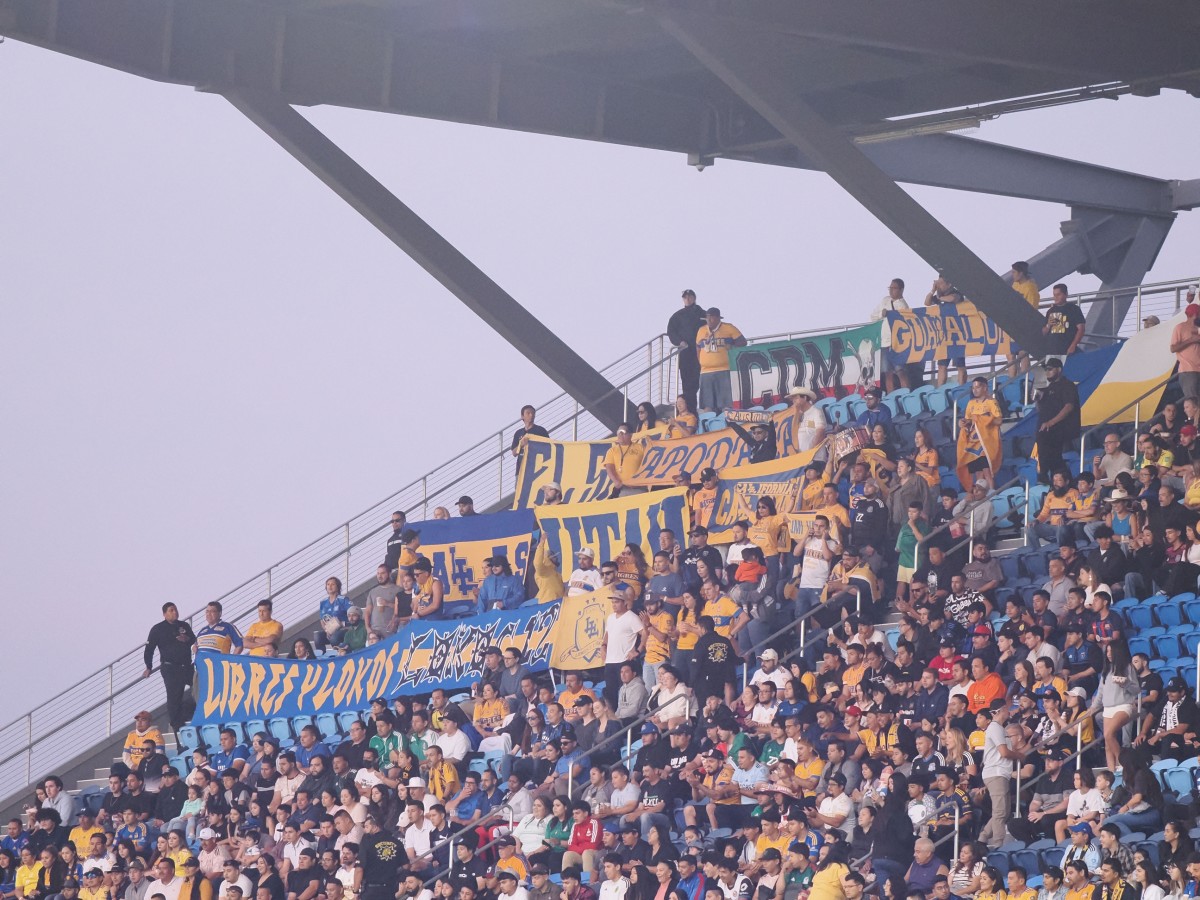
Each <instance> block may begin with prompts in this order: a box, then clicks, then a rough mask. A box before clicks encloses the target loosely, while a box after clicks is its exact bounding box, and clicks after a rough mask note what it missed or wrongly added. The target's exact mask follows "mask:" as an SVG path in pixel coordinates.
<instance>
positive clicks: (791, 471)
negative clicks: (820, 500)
mask: <svg viewBox="0 0 1200 900" xmlns="http://www.w3.org/2000/svg"><path fill="white" fill-rule="evenodd" d="M816 454H817V451H816V449H813V450H807V451H805V452H804V453H797V454H794V455H792V456H783V457H780V458H779V459H773V460H771V461H770V462H764V463H755V464H753V465H749V466H735V467H733V468H731V469H722V470H721V471H720V472H719V473H718V474H719V475H720V476H721V480H720V481H719V482H718V484H717V500H716V507H715V508H714V510H713V518H712V522H711V524H709V526H708V529H709V531H712V532H720V531H724V530H725V529H727V528H731V527H732V526H733V523H734V522H736V521H737V520H738V519H749V520H750V521H751V522H753V521H754V519H755V518H756V515H755V513H756V510H757V508H758V501H759V499H760V498H762V497H771V498H772V499H774V501H775V508H776V509H777V510H778V511H780V512H785V511H787V510H789V509H791V508H792V507H794V506H796V505H797V499H798V498H799V496H800V490H801V488H802V487H803V484H804V467H805V466H807V465H808V464H809V463H810V462H812V459H813V457H814V456H816ZM712 540H713V542H714V543H716V542H718V541H717V539H716V538H715V537H714V538H712Z"/></svg>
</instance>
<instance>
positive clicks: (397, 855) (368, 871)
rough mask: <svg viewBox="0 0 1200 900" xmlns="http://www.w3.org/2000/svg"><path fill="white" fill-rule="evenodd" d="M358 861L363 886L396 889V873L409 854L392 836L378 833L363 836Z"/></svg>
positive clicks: (383, 832)
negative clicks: (371, 885)
mask: <svg viewBox="0 0 1200 900" xmlns="http://www.w3.org/2000/svg"><path fill="white" fill-rule="evenodd" d="M358 859H359V863H360V865H362V869H363V884H381V885H387V886H389V887H391V888H393V889H394V888H395V886H396V884H397V883H398V882H399V879H398V878H397V877H396V873H397V872H399V871H400V867H401V866H402V865H404V864H405V863H407V862H408V853H407V852H406V851H405V849H404V845H403V844H401V843H400V842H399V841H397V840H396V839H395V838H394V837H393V836H392V835H390V834H388V833H387V832H385V831H377V832H375V833H374V834H364V835H363V839H362V841H361V843H360V844H359V849H358ZM474 861H475V860H472V862H474Z"/></svg>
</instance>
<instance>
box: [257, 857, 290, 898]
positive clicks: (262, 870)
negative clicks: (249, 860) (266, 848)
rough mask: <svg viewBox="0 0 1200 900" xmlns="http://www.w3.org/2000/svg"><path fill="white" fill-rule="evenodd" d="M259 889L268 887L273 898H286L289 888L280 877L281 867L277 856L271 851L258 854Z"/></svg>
mask: <svg viewBox="0 0 1200 900" xmlns="http://www.w3.org/2000/svg"><path fill="white" fill-rule="evenodd" d="M257 866H258V890H260V891H261V890H262V889H263V888H266V889H267V890H268V891H270V892H271V900H285V898H286V897H287V888H286V887H285V886H284V884H283V879H282V878H280V877H279V869H278V866H277V865H276V863H275V857H274V856H272V855H271V854H270V853H260V854H259V856H258V862H257Z"/></svg>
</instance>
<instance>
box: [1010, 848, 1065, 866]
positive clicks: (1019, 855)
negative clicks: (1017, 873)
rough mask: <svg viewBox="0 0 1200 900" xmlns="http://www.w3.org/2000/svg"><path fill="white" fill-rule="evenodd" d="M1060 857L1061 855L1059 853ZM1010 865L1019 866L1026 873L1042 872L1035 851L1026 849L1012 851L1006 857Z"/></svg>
mask: <svg viewBox="0 0 1200 900" xmlns="http://www.w3.org/2000/svg"><path fill="white" fill-rule="evenodd" d="M1059 856H1060V857H1061V856H1062V854H1061V853H1060V854H1059ZM1008 858H1009V862H1010V865H1014V866H1020V867H1021V868H1023V869H1024V870H1025V871H1026V872H1040V871H1041V870H1042V866H1041V862H1040V859H1039V857H1038V852H1037V851H1036V850H1030V849H1029V848H1028V847H1026V848H1025V849H1024V850H1014V851H1013V852H1012V853H1010V854H1009V855H1008Z"/></svg>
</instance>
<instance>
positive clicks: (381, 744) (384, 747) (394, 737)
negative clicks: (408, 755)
mask: <svg viewBox="0 0 1200 900" xmlns="http://www.w3.org/2000/svg"><path fill="white" fill-rule="evenodd" d="M367 746H368V747H370V748H371V749H372V750H374V751H375V753H376V755H377V756H378V757H379V769H380V771H383V772H386V771H387V769H388V766H390V765H391V764H392V751H393V750H403V749H404V735H402V734H400V732H398V731H393V732H392V733H391V734H389V735H388V736H387V737H386V738H381V737H380V736H379V735H375V737H373V738H371V740H370V741H368V742H367Z"/></svg>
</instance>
